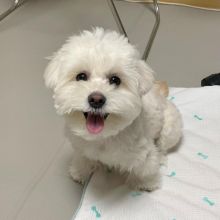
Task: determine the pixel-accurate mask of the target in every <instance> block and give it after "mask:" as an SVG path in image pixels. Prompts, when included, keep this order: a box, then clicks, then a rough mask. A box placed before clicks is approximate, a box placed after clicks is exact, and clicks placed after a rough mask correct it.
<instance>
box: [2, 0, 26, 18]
mask: <svg viewBox="0 0 220 220" xmlns="http://www.w3.org/2000/svg"><path fill="white" fill-rule="evenodd" d="M24 2H25V0H14V1H13V3H12V5H11V7H10V8H9V9H8V10H7V11H5V12H3V13H2V14H1V15H0V21H2V20H3V19H4V18H6V17H7V16H8V15H9V14H11V13H12V12H13V11H14V10H15V9H17V8H18V7H19V6H21V5H22V4H23V3H24Z"/></svg>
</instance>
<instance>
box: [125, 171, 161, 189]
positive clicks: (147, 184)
mask: <svg viewBox="0 0 220 220" xmlns="http://www.w3.org/2000/svg"><path fill="white" fill-rule="evenodd" d="M126 183H127V185H128V186H129V187H130V188H131V189H132V190H140V191H148V192H152V191H154V190H156V189H159V188H160V187H161V181H160V176H159V175H154V176H148V177H144V178H137V177H134V176H133V177H130V176H129V177H128V178H127V181H126Z"/></svg>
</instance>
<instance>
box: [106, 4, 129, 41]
mask: <svg viewBox="0 0 220 220" xmlns="http://www.w3.org/2000/svg"><path fill="white" fill-rule="evenodd" d="M108 4H109V7H110V9H111V11H112V14H113V17H114V19H115V21H116V23H117V25H118V28H119V31H120V33H121V34H123V35H125V36H126V37H127V38H128V35H127V33H126V31H125V28H124V26H123V24H122V21H121V18H120V16H119V14H118V11H117V9H116V7H115V3H114V0H108Z"/></svg>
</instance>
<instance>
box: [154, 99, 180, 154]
mask: <svg viewBox="0 0 220 220" xmlns="http://www.w3.org/2000/svg"><path fill="white" fill-rule="evenodd" d="M181 136H182V119H181V115H180V112H179V111H178V109H177V108H176V106H175V105H174V104H173V103H171V102H169V101H167V107H166V109H165V111H164V124H163V128H162V130H161V132H160V136H159V138H158V139H157V141H156V145H157V147H158V148H159V151H161V152H163V153H164V154H166V153H167V151H168V150H169V149H171V148H173V147H175V146H176V145H177V143H178V142H179V141H180V138H181Z"/></svg>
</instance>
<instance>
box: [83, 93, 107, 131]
mask: <svg viewBox="0 0 220 220" xmlns="http://www.w3.org/2000/svg"><path fill="white" fill-rule="evenodd" d="M88 103H89V105H90V107H91V109H92V110H91V111H89V112H83V114H84V116H85V119H86V128H87V130H88V131H89V133H91V134H99V133H100V132H101V131H102V130H103V129H104V125H105V120H106V119H107V117H108V115H109V114H108V113H103V111H102V107H103V106H104V105H105V103H106V98H105V96H104V95H103V94H101V93H100V92H93V93H91V94H90V95H89V96H88Z"/></svg>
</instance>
